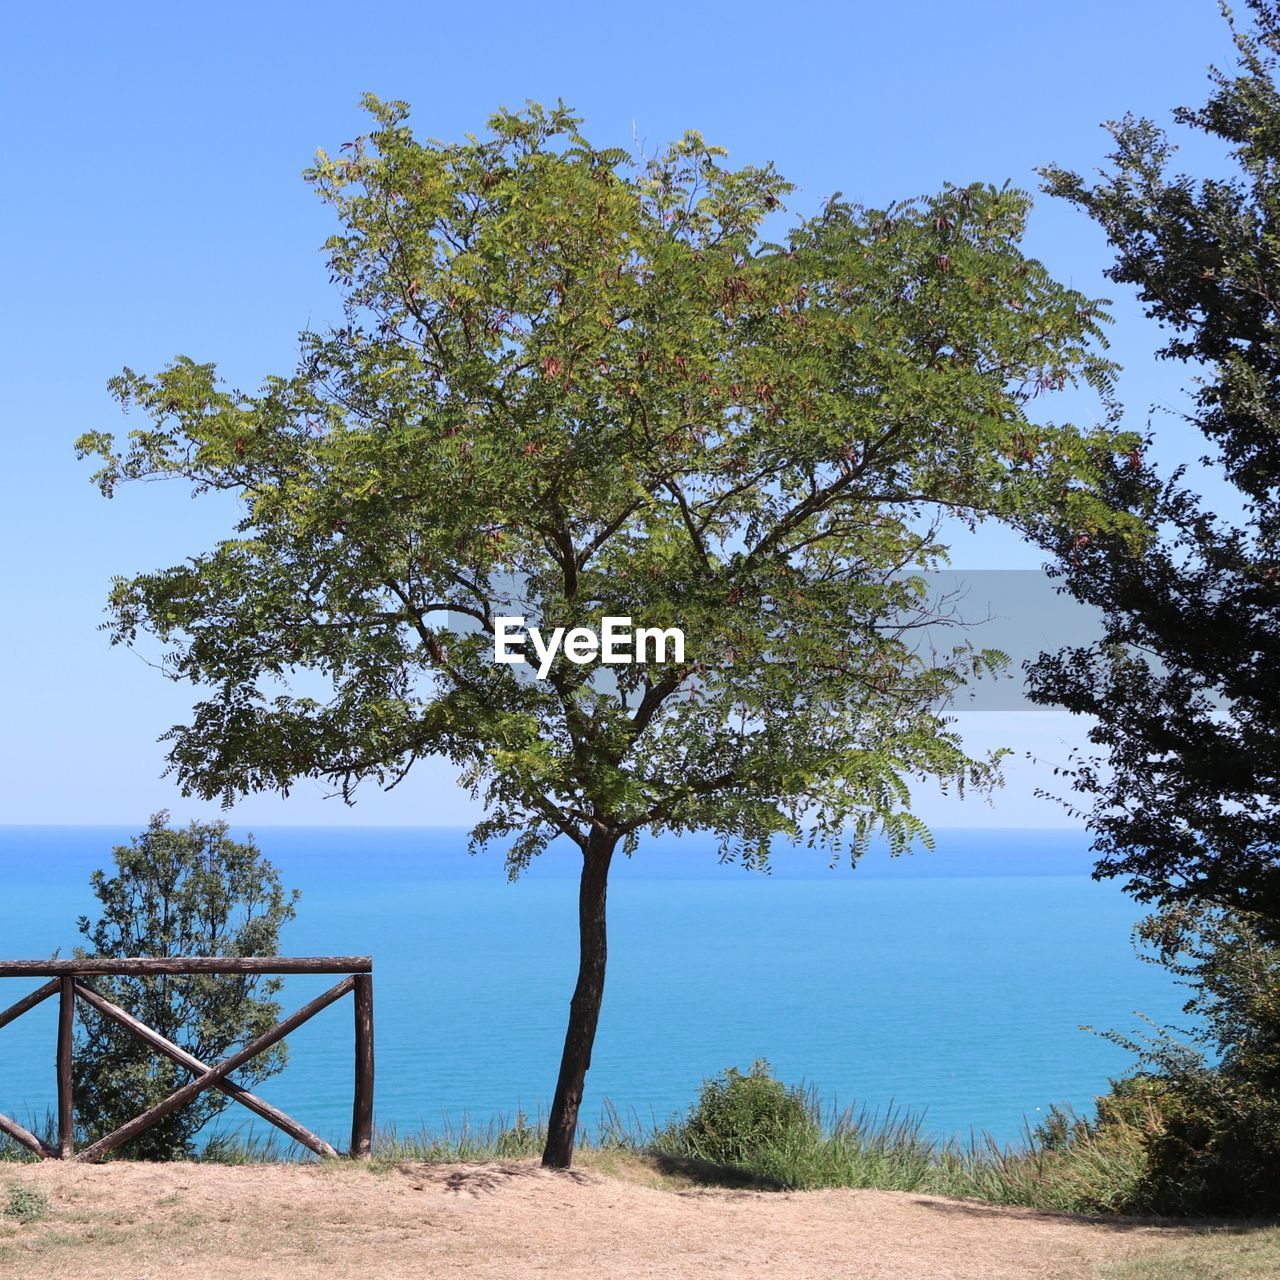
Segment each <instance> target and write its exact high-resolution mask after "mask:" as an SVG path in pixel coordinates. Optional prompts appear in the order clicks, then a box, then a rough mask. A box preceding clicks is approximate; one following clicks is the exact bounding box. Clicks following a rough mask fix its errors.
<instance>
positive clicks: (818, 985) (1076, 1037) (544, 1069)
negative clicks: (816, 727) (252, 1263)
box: [0, 827, 1184, 1145]
mask: <svg viewBox="0 0 1280 1280" xmlns="http://www.w3.org/2000/svg"><path fill="white" fill-rule="evenodd" d="M129 834H130V833H129V832H128V831H127V830H125V829H122V828H92V827H62V828H59V827H26V828H17V827H9V828H0V877H2V879H0V883H2V884H3V885H4V894H3V899H0V953H3V955H4V956H5V957H6V958H15V959H19V958H31V957H37V956H47V955H50V954H51V953H53V952H54V950H55V949H57V948H61V949H62V953H63V954H68V953H69V952H70V950H71V948H72V947H73V946H74V945H75V944H76V941H77V937H78V935H77V933H76V929H75V922H76V919H77V917H78V916H79V915H80V914H81V913H83V912H87V911H90V910H91V908H92V905H93V899H92V896H91V894H90V893H89V891H88V885H87V882H88V876H89V873H90V871H92V870H93V869H94V868H95V867H98V866H103V865H106V864H107V863H108V862H109V858H110V850H111V847H112V845H113V844H115V843H119V842H121V841H123V840H124V839H126V838H127V836H128V835H129ZM936 835H937V838H938V849H937V851H936V852H934V853H919V854H915V855H912V856H910V857H907V858H902V859H898V860H890V859H889V858H887V857H885V856H882V855H875V854H873V855H872V856H870V857H869V858H868V859H867V860H866V861H865V862H864V863H863V864H862V865H860V866H859V867H858V868H857V870H856V871H850V870H849V868H848V867H847V866H841V867H837V868H835V869H828V868H827V865H826V861H825V860H824V859H823V858H821V857H819V856H816V855H813V854H810V853H806V852H803V851H790V850H784V851H782V852H780V853H779V855H778V856H777V859H776V861H775V868H774V873H773V875H772V876H768V877H764V876H760V875H758V874H754V873H748V872H744V871H743V870H742V869H741V868H739V867H736V866H720V865H718V863H717V861H716V857H715V854H714V850H713V848H712V846H711V844H710V842H708V841H705V840H698V839H686V840H682V841H674V840H666V841H661V842H655V843H653V844H651V845H649V846H647V847H645V848H643V849H642V850H641V851H640V853H639V854H638V855H637V856H636V858H635V859H633V860H632V861H630V862H623V863H622V864H621V865H619V866H618V867H617V868H616V872H615V875H614V878H613V881H612V887H611V891H610V926H611V932H610V955H609V977H608V989H607V991H606V995H605V1009H604V1014H603V1017H602V1019H601V1023H600V1029H599V1035H598V1039H597V1044H596V1050H595V1054H594V1061H593V1065H592V1070H591V1075H590V1077H589V1080H588V1092H587V1097H586V1100H585V1103H584V1117H585V1118H587V1119H595V1118H596V1117H598V1116H599V1114H600V1111H601V1106H602V1102H603V1100H604V1099H605V1098H608V1099H609V1100H610V1101H611V1102H612V1103H613V1104H614V1105H615V1106H616V1107H617V1108H618V1109H619V1110H620V1111H621V1112H622V1114H623V1115H624V1117H636V1118H638V1119H639V1120H641V1121H642V1122H644V1123H648V1122H650V1121H652V1120H653V1119H654V1118H657V1119H665V1118H666V1117H667V1116H668V1115H670V1114H671V1113H672V1112H673V1111H675V1110H679V1109H683V1108H685V1107H686V1106H687V1105H688V1104H689V1102H690V1101H691V1100H692V1098H693V1097H694V1095H695V1093H696V1091H697V1087H698V1084H699V1082H700V1081H701V1080H702V1079H703V1078H704V1077H706V1076H709V1075H713V1074H715V1073H716V1072H718V1071H720V1070H721V1069H722V1068H724V1067H725V1066H728V1065H730V1064H736V1065H740V1066H744V1067H745V1066H746V1065H748V1064H749V1063H750V1062H751V1061H752V1060H753V1059H754V1058H756V1057H766V1058H768V1059H769V1060H770V1061H771V1062H772V1063H773V1065H774V1068H775V1071H776V1072H777V1073H778V1074H779V1075H781V1076H782V1077H783V1078H785V1079H788V1080H793V1081H804V1082H811V1083H813V1084H816V1085H817V1086H819V1087H820V1089H821V1091H822V1093H823V1095H824V1096H825V1097H827V1098H829V1099H834V1100H837V1101H838V1102H839V1103H840V1104H841V1105H842V1106H843V1105H845V1104H851V1105H856V1106H864V1105H865V1106H867V1107H871V1108H879V1109H884V1108H886V1107H888V1106H890V1105H894V1104H896V1105H898V1106H906V1107H910V1108H912V1109H913V1110H915V1111H917V1112H922V1113H923V1115H924V1121H925V1126H926V1128H927V1129H928V1130H929V1131H930V1132H931V1133H933V1134H936V1135H939V1136H941V1135H952V1134H965V1133H967V1132H968V1131H969V1130H970V1129H971V1128H972V1129H976V1130H989V1131H990V1132H991V1133H993V1134H994V1135H995V1136H996V1137H997V1138H999V1139H1001V1140H1008V1139H1012V1138H1015V1137H1016V1136H1017V1135H1018V1134H1019V1132H1020V1131H1021V1128H1022V1125H1023V1118H1024V1116H1031V1117H1032V1118H1034V1117H1035V1114H1036V1109H1037V1108H1046V1107H1047V1106H1048V1105H1049V1104H1051V1103H1068V1104H1071V1105H1073V1106H1075V1107H1077V1108H1079V1109H1085V1108H1087V1107H1088V1106H1089V1104H1090V1101H1091V1099H1092V1098H1093V1096H1094V1095H1095V1094H1096V1093H1098V1092H1100V1091H1101V1090H1103V1089H1104V1088H1105V1087H1106V1082H1107V1079H1108V1077H1109V1076H1110V1075H1114V1074H1117V1073H1119V1072H1121V1071H1123V1070H1124V1069H1125V1067H1126V1065H1127V1063H1128V1059H1127V1057H1126V1055H1125V1054H1124V1053H1123V1052H1122V1051H1121V1050H1119V1049H1117V1048H1116V1047H1114V1046H1113V1045H1111V1044H1110V1043H1108V1042H1106V1041H1104V1040H1102V1039H1100V1038H1099V1037H1097V1036H1094V1035H1090V1034H1088V1033H1087V1032H1084V1031H1082V1030H1080V1029H1079V1028H1080V1024H1082V1023H1090V1024H1093V1025H1095V1026H1098V1027H1100V1028H1108V1027H1117V1028H1119V1029H1121V1030H1128V1031H1132V1030H1135V1029H1138V1028H1139V1027H1140V1025H1141V1024H1140V1022H1139V1019H1138V1018H1137V1017H1136V1015H1135V1011H1137V1010H1140V1011H1142V1012H1143V1013H1144V1014H1146V1015H1147V1016H1148V1017H1151V1018H1154V1019H1155V1020H1156V1021H1158V1022H1170V1021H1172V1022H1175V1023H1176V1022H1178V1021H1180V1014H1179V1010H1180V1007H1181V1003H1182V999H1183V998H1184V997H1183V995H1182V993H1181V991H1180V989H1179V988H1177V987H1176V986H1174V985H1173V984H1172V983H1171V981H1170V980H1169V979H1168V977H1167V976H1166V975H1164V974H1163V973H1162V972H1161V971H1160V970H1158V969H1157V968H1155V967H1154V966H1151V965H1146V964H1142V963H1141V962H1140V961H1139V960H1138V959H1137V958H1136V957H1135V955H1134V953H1133V951H1132V948H1131V946H1130V943H1129V931H1130V929H1131V927H1132V925H1133V923H1134V922H1135V920H1136V919H1137V918H1138V917H1139V915H1140V914H1141V909H1140V908H1139V907H1138V906H1136V905H1135V904H1134V903H1133V902H1131V901H1130V900H1128V899H1127V898H1125V897H1124V896H1123V895H1122V894H1121V893H1120V891H1119V889H1118V888H1117V887H1116V886H1115V885H1112V884H1100V883H1096V882H1094V881H1093V880H1091V879H1090V878H1089V875H1088V869H1089V866H1090V858H1089V854H1088V848H1087V839H1086V837H1085V836H1084V835H1083V834H1081V833H1078V832H1064V831H999V832H980V831H972V830H967V831H958V830H957V831H942V832H938V833H936ZM257 839H258V843H259V844H260V845H261V847H262V848H263V850H264V851H265V852H266V853H267V854H268V855H269V856H270V857H271V858H272V859H273V860H274V861H275V862H276V864H277V865H278V866H279V867H280V868H281V871H282V873H283V875H284V879H285V882H286V883H287V884H289V885H291V886H296V887H297V888H300V889H301V890H302V895H303V896H302V901H301V903H300V904H299V911H298V918H297V920H296V921H295V922H294V923H293V924H291V925H290V926H288V928H287V931H286V933H285V935H284V939H283V946H282V949H283V950H284V951H285V952H287V953H289V954H294V955H313V954H351V953H370V954H372V956H373V958H374V966H375V978H374V985H375V1012H376V1032H377V1061H378V1082H377V1095H376V1098H377V1121H378V1123H379V1124H380V1125H391V1124H393V1125H395V1126H396V1127H397V1128H398V1129H399V1130H400V1131H401V1132H406V1131H411V1130H417V1129H418V1128H419V1127H421V1126H424V1125H425V1126H427V1127H430V1128H438V1127H439V1126H440V1125H441V1123H442V1122H443V1121H444V1120H445V1119H448V1120H450V1121H451V1122H454V1123H456V1122H458V1121H459V1120H460V1119H461V1118H462V1117H463V1116H464V1115H467V1116H469V1117H470V1118H471V1119H472V1120H473V1121H479V1122H484V1121H486V1120H487V1119H489V1118H491V1117H493V1116H495V1115H498V1114H499V1113H505V1114H506V1115H507V1116H510V1115H511V1114H513V1113H514V1111H515V1110H516V1108H518V1107H522V1108H524V1109H525V1110H526V1111H528V1112H530V1113H536V1112H537V1111H538V1110H539V1108H540V1107H541V1108H542V1109H544V1110H545V1106H546V1104H547V1102H548V1100H549V1099H550V1096H551V1093H552V1090H553V1088H554V1084H555V1070H556V1067H557V1065H558V1062H559V1051H560V1038H561V1035H562V1034H563V1028H564V1018H565V1015H566V1012H567V1007H568V1001H569V995H570V993H571V990H572V987H573V979H574V966H575V964H576V937H575V932H574V930H575V924H576V905H575V890H576V885H575V881H574V866H573V855H572V851H569V850H563V851H553V852H551V853H549V854H547V855H544V857H543V858H542V859H540V860H539V862H538V863H536V864H535V866H534V867H533V868H532V869H531V870H530V871H529V872H528V874H527V875H526V876H525V877H524V878H522V879H521V880H520V881H519V882H518V883H516V884H509V883H508V882H507V881H506V879H505V875H504V870H503V866H502V861H501V857H500V856H499V855H498V854H490V855H481V856H480V857H478V858H470V857H468V856H467V855H466V853H465V833H464V832H461V831H454V830H447V829H439V828H436V829H430V828H423V829H404V828H393V829H387V828H380V829H378V828H367V829H359V830H352V829H345V830H343V829H336V828H324V829H321V828H266V829H260V830H258V832H257ZM332 981H333V979H329V980H328V982H332ZM34 985H35V983H33V982H25V981H18V980H16V979H6V980H3V981H0V1001H2V1002H3V1003H4V1004H8V1003H10V1002H11V1001H12V1000H16V999H17V998H19V997H20V996H21V995H22V994H24V993H25V992H26V991H27V990H29V989H30V988H31V987H32V986H34ZM324 985H326V981H325V980H324V979H310V978H294V979H290V980H289V981H288V984H287V987H286V992H285V997H284V998H285V999H286V1001H289V1002H296V1003H301V1002H302V1001H304V1000H305V999H306V998H308V996H309V995H311V994H315V993H317V992H318V991H319V990H320V989H321V988H322V987H323V986H324ZM54 1005H55V1002H52V1001H49V1002H46V1003H45V1004H44V1005H43V1006H41V1007H40V1008H39V1009H38V1010H36V1011H35V1012H33V1013H31V1014H28V1015H27V1016H26V1017H24V1018H22V1019H21V1020H19V1021H18V1022H16V1023H14V1024H12V1025H11V1026H9V1027H7V1028H5V1029H4V1030H3V1031H0V1110H3V1111H4V1112H6V1113H7V1114H10V1115H15V1116H17V1117H19V1118H21V1119H26V1118H30V1117H33V1116H41V1115H43V1114H44V1112H45V1110H46V1108H49V1107H51V1106H52V1104H53V1099H54V1080H53V1056H54V1049H53V1046H54V1035H55V1018H56V1014H55V1007H54ZM289 1043H290V1046H291V1059H290V1063H289V1066H288V1067H287V1069H286V1071H285V1072H284V1074H282V1075H281V1076H279V1077H277V1078H275V1079H274V1080H271V1081H269V1082H267V1083H265V1084H264V1085H263V1086H262V1087H261V1090H260V1092H261V1093H262V1094H263V1096H265V1097H267V1098H268V1099H269V1100H270V1101H272V1102H274V1103H276V1104H277V1105H279V1106H281V1107H283V1108H284V1109H285V1110H286V1111H289V1112H290V1113H291V1114H294V1115H296V1116H297V1117H298V1119H299V1120H301V1121H302V1122H303V1123H304V1124H307V1125H309V1126H310V1127H311V1128H313V1129H316V1130H317V1131H319V1132H320V1133H322V1134H325V1135H326V1136H328V1137H331V1138H334V1139H337V1140H338V1142H339V1143H340V1144H341V1145H345V1141H346V1133H347V1132H348V1131H349V1127H350V1114H351V1057H352V1033H351V1009H350V1002H349V1001H345V1002H342V1003H340V1004H338V1005H335V1006H333V1007H331V1008H330V1009H328V1010H326V1011H325V1012H324V1013H322V1014H321V1015H320V1016H319V1017H318V1018H316V1019H315V1020H313V1021H312V1022H311V1023H309V1024H308V1025H306V1026H305V1027H303V1028H302V1029H301V1030H300V1031H298V1032H297V1033H296V1034H295V1035H294V1036H292V1037H291V1038H290V1042H289ZM240 1114H247V1113H240ZM228 1118H236V1112H235V1111H234V1110H233V1111H232V1112H230V1113H228Z"/></svg>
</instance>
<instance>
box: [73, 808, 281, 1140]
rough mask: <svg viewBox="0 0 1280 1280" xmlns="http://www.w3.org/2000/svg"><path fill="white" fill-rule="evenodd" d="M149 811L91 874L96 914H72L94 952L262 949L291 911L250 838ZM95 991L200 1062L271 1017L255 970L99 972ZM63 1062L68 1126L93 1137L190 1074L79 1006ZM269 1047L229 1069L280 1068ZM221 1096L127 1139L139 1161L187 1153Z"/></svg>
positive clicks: (244, 1073)
mask: <svg viewBox="0 0 1280 1280" xmlns="http://www.w3.org/2000/svg"><path fill="white" fill-rule="evenodd" d="M168 821H169V815H168V814H167V813H158V814H156V815H154V816H153V817H152V819H151V822H150V824H149V825H148V827H147V829H146V830H145V831H144V832H143V833H142V834H141V835H140V836H137V837H135V838H134V839H132V840H131V841H130V842H129V843H128V844H127V845H119V846H117V847H116V848H115V849H114V850H113V851H112V857H113V859H114V862H115V874H114V875H112V876H108V875H107V874H106V872H104V871H95V872H94V873H93V877H92V879H91V884H92V885H93V892H94V894H95V896H96V897H97V899H98V901H99V903H100V904H101V908H100V914H99V915H98V916H97V918H96V919H93V920H91V919H89V918H88V917H87V916H82V917H81V919H80V932H81V933H82V934H84V936H85V937H86V938H87V939H88V943H89V949H88V951H87V952H85V953H84V954H88V955H94V956H110V957H119V956H270V955H276V954H277V953H278V951H279V940H280V929H281V927H282V926H283V925H284V924H286V923H287V922H288V921H290V920H292V919H293V916H294V903H295V902H297V900H298V894H297V892H296V891H295V892H292V893H290V892H288V891H286V890H285V889H284V888H283V887H282V885H281V882H280V875H279V873H278V872H277V871H276V869H275V867H273V866H272V865H271V863H270V862H268V861H267V859H266V858H264V857H263V856H262V853H261V851H260V850H259V849H258V847H257V846H256V845H255V844H254V842H253V839H252V837H250V838H249V839H248V840H247V841H245V842H243V843H241V842H239V841H235V840H229V839H228V838H227V824H226V823H225V822H193V823H191V824H190V825H189V826H187V827H186V828H176V827H170V826H169V824H168ZM94 986H95V988H96V989H97V990H98V991H100V992H101V993H102V994H103V995H105V996H106V997H107V999H108V1000H111V1001H112V1002H113V1003H115V1004H118V1005H119V1006H120V1007H121V1008H123V1009H124V1010H125V1011H126V1012H128V1013H131V1014H133V1016H134V1017H135V1018H140V1019H141V1020H142V1021H143V1022H145V1023H146V1024H147V1025H148V1026H149V1027H151V1028H152V1029H153V1030H155V1031H158V1032H159V1033H160V1034H161V1035H162V1036H165V1037H166V1038H167V1039H169V1040H172V1041H174V1042H175V1043H176V1044H178V1045H180V1046H181V1047H182V1048H184V1049H186V1050H187V1052H188V1053H190V1054H193V1055H194V1056H195V1057H197V1058H199V1059H200V1060H201V1061H202V1062H217V1061H219V1060H220V1059H221V1058H224V1057H226V1056H227V1055H228V1054H229V1053H233V1052H234V1051H235V1050H236V1049H239V1048H243V1047H244V1045H246V1044H248V1043H249V1042H250V1041H251V1040H253V1039H255V1038H256V1037H257V1036H259V1035H261V1034H262V1033H263V1032H264V1031H268V1030H270V1028H271V1027H273V1026H274V1025H275V1023H276V1022H277V1021H278V1020H279V1017H280V1006H279V1004H277V1003H276V1001H274V1000H272V999H271V997H272V996H274V995H275V994H276V992H277V991H279V990H280V986H281V982H280V980H279V979H278V978H268V979H263V978H261V977H260V976H257V975H253V974H243V975H241V974H235V975H226V976H224V975H209V974H204V975H200V974H195V975H189V976H181V977H172V976H160V977H144V978H132V977H121V978H106V977H102V978H97V979H95V982H94ZM76 1034H77V1042H76V1051H75V1054H74V1057H73V1062H74V1072H75V1075H74V1080H73V1090H74V1095H75V1100H76V1113H77V1123H78V1125H79V1127H80V1128H81V1129H82V1130H83V1131H84V1133H85V1134H86V1135H88V1136H89V1137H90V1138H91V1139H97V1138H100V1137H102V1136H104V1135H105V1134H107V1133H110V1132H111V1131H112V1130H114V1129H116V1128H117V1127H119V1126H120V1125H122V1124H124V1123H125V1122H126V1121H128V1120H132V1119H133V1117H134V1116H136V1115H139V1114H141V1113H142V1112H143V1111H145V1110H146V1109H147V1108H149V1107H151V1106H153V1105H154V1104H155V1103H157V1102H160V1101H161V1100H162V1099H163V1098H166V1097H168V1095H169V1094H171V1093H173V1092H174V1091H175V1090H177V1089H179V1088H181V1086H182V1085H184V1084H186V1083H187V1082H188V1080H190V1078H191V1076H190V1073H189V1072H187V1071H185V1070H184V1069H183V1068H182V1067H179V1066H177V1065H176V1064H175V1063H173V1062H171V1061H170V1060H169V1059H168V1058H162V1057H159V1056H158V1055H157V1054H156V1053H155V1051H154V1050H152V1049H150V1048H149V1047H148V1046H147V1045H145V1044H143V1042H142V1041H140V1040H139V1039H138V1038H137V1037H136V1036H134V1035H132V1034H131V1033H130V1032H129V1031H127V1030H126V1029H125V1028H124V1027H122V1026H120V1025H119V1023H117V1022H114V1021H113V1020H111V1019H110V1018H106V1017H104V1016H103V1015H102V1014H100V1013H99V1012H98V1011H97V1010H96V1009H93V1008H91V1007H89V1006H88V1005H85V1004H82V1005H81V1006H80V1027H79V1029H78V1030H77V1033H76ZM286 1052H287V1051H286V1048H285V1046H284V1045H283V1044H278V1045H275V1046H273V1047H272V1048H270V1049H268V1050H266V1051H265V1052H263V1053H261V1054H259V1055H258V1056H257V1057H256V1058H254V1059H253V1061H252V1062H250V1063H247V1064H246V1065H245V1066H244V1067H242V1068H241V1069H240V1071H239V1072H238V1073H237V1078H238V1080H239V1082H240V1083H241V1084H243V1085H245V1086H246V1087H247V1088H252V1086H253V1085H254V1084H255V1083H257V1082H258V1081H260V1080H265V1079H266V1078H267V1077H268V1076H272V1075H275V1074H276V1073H277V1072H279V1071H280V1070H281V1069H282V1068H283V1067H284V1063H285V1056H286ZM228 1101H229V1099H227V1098H225V1097H223V1096H222V1095H221V1094H218V1093H216V1092H214V1091H212V1090H209V1091H206V1092H205V1093H202V1094H201V1095H200V1096H199V1097H198V1098H197V1099H196V1100H195V1101H194V1102H192V1103H191V1104H190V1105H189V1106H187V1107H183V1108H181V1109H180V1110H178V1111H175V1112H174V1113H173V1114H172V1115H169V1116H166V1117H165V1118H164V1119H163V1120H161V1121H159V1122H158V1123H157V1124H156V1125H154V1126H153V1127H152V1128H150V1129H148V1130H147V1131H146V1132H144V1133H142V1134H140V1135H139V1136H138V1137H137V1138H135V1139H134V1141H133V1143H132V1144H131V1146H132V1150H133V1151H134V1152H135V1153H136V1154H137V1155H138V1156H139V1157H140V1158H142V1159H160V1160H172V1159H183V1158H186V1157H189V1156H190V1155H191V1154H192V1152H193V1150H194V1148H193V1139H194V1138H195V1136H196V1134H197V1133H198V1132H199V1131H200V1129H202V1128H203V1127H204V1126H205V1125H206V1124H207V1123H208V1122H209V1121H210V1120H211V1119H212V1118H213V1117H214V1116H216V1115H218V1114H219V1112H221V1111H222V1109H223V1108H224V1107H225V1106H226V1105H227V1103H228Z"/></svg>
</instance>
